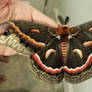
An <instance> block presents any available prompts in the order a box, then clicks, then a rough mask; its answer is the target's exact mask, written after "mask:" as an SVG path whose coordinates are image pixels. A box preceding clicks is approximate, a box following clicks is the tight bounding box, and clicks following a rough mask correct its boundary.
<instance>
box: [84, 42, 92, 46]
mask: <svg viewBox="0 0 92 92" xmlns="http://www.w3.org/2000/svg"><path fill="white" fill-rule="evenodd" d="M83 45H84V46H86V47H88V46H92V41H87V42H84V44H83Z"/></svg>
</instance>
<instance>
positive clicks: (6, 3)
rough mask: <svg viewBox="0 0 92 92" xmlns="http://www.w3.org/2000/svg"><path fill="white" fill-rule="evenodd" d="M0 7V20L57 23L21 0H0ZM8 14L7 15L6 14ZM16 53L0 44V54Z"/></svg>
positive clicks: (52, 24)
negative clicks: (0, 11)
mask: <svg viewBox="0 0 92 92" xmlns="http://www.w3.org/2000/svg"><path fill="white" fill-rule="evenodd" d="M0 1H2V2H0V5H1V6H3V8H2V7H0V8H1V10H3V12H2V14H1V15H0V22H4V21H8V20H26V21H32V22H38V23H41V24H44V25H47V26H53V27H57V23H56V22H55V21H54V20H52V19H51V18H49V17H47V16H46V15H44V14H42V13H41V12H40V11H38V10H36V9H35V8H33V7H32V6H30V5H29V4H28V3H26V2H23V1H11V0H0ZM7 15H8V16H7ZM14 54H18V53H17V52H16V51H14V50H12V49H11V48H9V47H6V46H1V45H0V55H4V56H10V55H14Z"/></svg>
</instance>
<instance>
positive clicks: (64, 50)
mask: <svg viewBox="0 0 92 92" xmlns="http://www.w3.org/2000/svg"><path fill="white" fill-rule="evenodd" d="M60 49H61V56H62V59H63V64H64V65H65V64H66V56H67V51H68V42H67V41H63V42H61V43H60Z"/></svg>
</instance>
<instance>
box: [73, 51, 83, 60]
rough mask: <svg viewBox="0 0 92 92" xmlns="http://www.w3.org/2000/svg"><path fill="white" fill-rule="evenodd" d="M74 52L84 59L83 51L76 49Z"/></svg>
mask: <svg viewBox="0 0 92 92" xmlns="http://www.w3.org/2000/svg"><path fill="white" fill-rule="evenodd" d="M72 52H73V53H77V54H78V55H79V56H80V58H81V59H82V58H83V54H82V51H81V50H80V49H74V50H73V51H72Z"/></svg>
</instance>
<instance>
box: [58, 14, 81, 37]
mask: <svg viewBox="0 0 92 92" xmlns="http://www.w3.org/2000/svg"><path fill="white" fill-rule="evenodd" d="M58 20H59V21H60V23H61V24H59V25H58V29H59V30H58V34H59V35H61V36H62V35H70V34H71V35H72V34H74V35H76V34H77V33H78V32H79V30H80V27H75V28H70V27H69V26H68V25H67V24H68V23H69V20H70V18H69V17H68V16H67V17H66V18H65V20H64V19H63V18H62V16H61V15H58Z"/></svg>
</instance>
